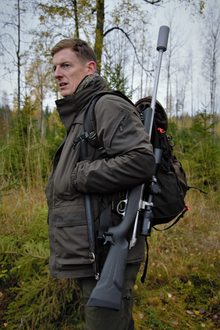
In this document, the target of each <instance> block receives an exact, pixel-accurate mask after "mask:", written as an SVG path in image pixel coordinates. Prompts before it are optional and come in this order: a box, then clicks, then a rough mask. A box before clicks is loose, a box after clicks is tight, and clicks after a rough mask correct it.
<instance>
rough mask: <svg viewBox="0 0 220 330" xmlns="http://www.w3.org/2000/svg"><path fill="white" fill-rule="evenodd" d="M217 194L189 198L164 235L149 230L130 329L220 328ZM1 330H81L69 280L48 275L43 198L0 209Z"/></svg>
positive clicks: (34, 194) (22, 194)
mask: <svg viewBox="0 0 220 330" xmlns="http://www.w3.org/2000/svg"><path fill="white" fill-rule="evenodd" d="M217 196H218V195H217V194H216V193H215V192H210V193H209V195H208V196H205V195H203V194H200V193H199V192H197V191H189V193H188V195H187V200H186V202H187V204H188V205H189V206H190V211H189V212H187V214H186V215H185V216H184V218H183V219H181V220H180V221H179V223H178V224H177V225H175V226H174V227H172V228H171V229H169V230H168V231H163V232H157V231H154V230H152V236H151V237H150V238H148V244H149V264H148V273H147V276H146V280H145V283H144V284H142V283H141V281H140V277H141V272H142V271H143V267H144V264H143V265H142V266H141V272H140V273H139V275H138V278H137V282H136V286H135V298H134V310H133V316H134V320H135V325H136V329H138V330H139V329H140V330H142V329H148V330H150V329H151V330H156V329H164V330H171V329H172V330H174V329H177V330H185V329H195V330H197V329H198V330H200V329H205V330H206V329H210V330H211V329H212V330H213V329H214V330H217V329H219V328H220V303H219V302H220V212H219V201H218V200H217ZM0 215H1V222H0V287H1V289H0V329H10V330H11V329H12V330H13V329H18V327H19V326H20V325H21V323H23V328H24V329H54V330H58V329H66V330H67V329H76V330H77V329H83V328H84V322H83V308H82V305H81V302H80V292H79V290H78V288H77V287H76V285H75V284H74V281H73V280H55V279H52V278H51V277H50V276H49V273H48V257H49V244H48V232H47V221H46V218H47V205H46V201H45V195H44V192H43V191H40V190H33V191H26V190H25V189H24V188H22V187H21V188H20V189H19V190H17V191H15V190H12V191H11V192H10V195H7V196H5V197H4V198H3V199H2V203H1V205H0Z"/></svg>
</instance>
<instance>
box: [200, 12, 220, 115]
mask: <svg viewBox="0 0 220 330" xmlns="http://www.w3.org/2000/svg"><path fill="white" fill-rule="evenodd" d="M202 40H203V48H204V50H205V53H204V56H203V62H202V74H203V76H204V77H205V78H206V79H207V81H208V82H209V91H210V111H211V113H212V115H214V113H215V110H216V109H215V102H216V88H217V84H218V80H217V77H218V73H219V63H220V14H219V12H218V11H216V10H214V8H213V7H210V9H209V11H208V14H207V17H206V26H205V29H204V31H203V33H202Z"/></svg>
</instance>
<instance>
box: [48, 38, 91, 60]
mask: <svg viewBox="0 0 220 330" xmlns="http://www.w3.org/2000/svg"><path fill="white" fill-rule="evenodd" d="M65 48H70V49H71V50H72V51H74V53H75V54H76V56H77V57H78V59H79V60H80V61H82V62H83V63H85V62H87V61H93V62H95V64H97V59H96V55H95V52H94V50H93V49H92V48H91V47H90V46H89V45H88V43H87V42H86V41H84V40H81V39H78V38H70V39H63V40H60V41H59V42H58V43H57V44H56V45H55V46H54V47H53V48H52V50H51V55H52V57H53V56H54V54H56V53H57V52H59V51H60V50H62V49H65Z"/></svg>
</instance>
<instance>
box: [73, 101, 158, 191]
mask: <svg viewBox="0 0 220 330" xmlns="http://www.w3.org/2000/svg"><path fill="white" fill-rule="evenodd" d="M95 115H96V124H97V136H98V139H99V142H100V144H101V145H102V146H104V148H105V149H106V152H107V154H108V156H109V159H108V160H105V159H97V160H94V161H82V162H79V163H77V165H76V167H75V169H74V171H73V173H72V177H71V181H72V183H73V184H74V186H75V187H76V188H77V189H78V190H79V191H80V192H83V193H111V192H115V191H121V190H124V189H130V188H132V187H134V186H137V185H140V184H143V183H144V182H146V181H148V180H149V179H150V178H151V176H152V174H153V170H154V165H155V159H154V154H153V150H152V145H151V143H150V142H149V136H148V134H147V133H146V131H145V129H144V126H143V124H142V122H141V120H140V117H139V115H138V113H137V110H136V109H135V107H133V106H132V105H131V104H129V103H128V102H127V101H125V100H123V99H121V98H119V97H117V96H112V95H107V96H103V97H102V98H101V99H100V100H99V101H98V102H97V104H96V107H95Z"/></svg>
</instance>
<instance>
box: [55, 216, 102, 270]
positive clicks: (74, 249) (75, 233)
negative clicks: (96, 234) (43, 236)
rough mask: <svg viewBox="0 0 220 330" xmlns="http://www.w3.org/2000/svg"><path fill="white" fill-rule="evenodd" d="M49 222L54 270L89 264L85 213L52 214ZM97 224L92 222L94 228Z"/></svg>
mask: <svg viewBox="0 0 220 330" xmlns="http://www.w3.org/2000/svg"><path fill="white" fill-rule="evenodd" d="M95 219H97V214H95ZM51 222H52V224H50V225H51V227H52V228H51V229H52V231H53V235H52V236H51V237H52V239H53V241H54V244H53V246H54V252H55V259H56V268H57V269H65V266H69V267H70V266H71V265H72V266H74V267H75V266H77V265H83V264H85V265H86V264H91V261H90V259H89V240H88V230H87V222H86V216H85V212H74V213H69V214H54V215H53V216H52V221H51ZM97 222H98V219H97V220H96V221H95V222H94V225H95V227H96V225H97Z"/></svg>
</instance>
